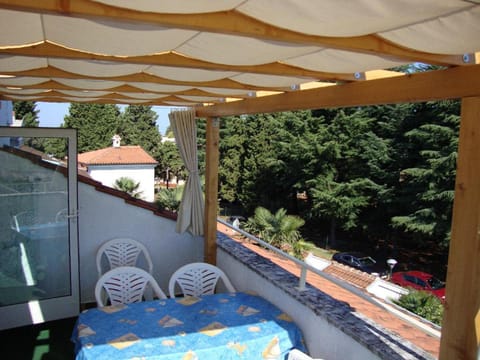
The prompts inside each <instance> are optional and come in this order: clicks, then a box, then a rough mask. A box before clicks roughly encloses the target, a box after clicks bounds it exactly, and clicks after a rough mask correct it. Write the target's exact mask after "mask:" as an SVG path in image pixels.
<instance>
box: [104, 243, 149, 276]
mask: <svg viewBox="0 0 480 360" xmlns="http://www.w3.org/2000/svg"><path fill="white" fill-rule="evenodd" d="M140 254H143V256H144V258H145V261H146V264H147V267H148V269H145V270H146V271H148V272H149V273H150V274H153V272H152V271H153V263H152V259H151V257H150V254H149V252H148V250H147V248H146V247H145V245H143V244H142V243H141V242H139V241H137V240H134V239H130V238H117V239H111V240H108V241H106V242H105V243H103V244H102V246H100V247H99V248H98V250H97V258H96V262H97V272H98V277H99V278H100V276H102V274H103V271H102V257H103V256H104V255H105V257H106V258H107V260H108V264H109V267H110V268H109V269H108V270H111V269H114V268H116V267H118V266H136V267H139V266H138V264H137V262H138V259H139V256H140Z"/></svg>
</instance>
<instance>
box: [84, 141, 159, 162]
mask: <svg viewBox="0 0 480 360" xmlns="http://www.w3.org/2000/svg"><path fill="white" fill-rule="evenodd" d="M78 162H79V164H80V165H82V166H83V165H126V164H131V165H133V164H152V165H156V164H158V163H157V161H156V160H155V159H154V158H153V157H151V156H150V155H148V153H147V152H146V151H145V150H143V149H142V147H141V146H138V145H134V146H119V147H113V146H111V147H108V148H105V149H100V150H94V151H89V152H85V153H83V154H79V155H78Z"/></svg>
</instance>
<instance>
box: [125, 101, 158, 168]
mask: <svg viewBox="0 0 480 360" xmlns="http://www.w3.org/2000/svg"><path fill="white" fill-rule="evenodd" d="M157 118H158V115H157V113H156V112H155V111H153V110H152V107H151V106H145V105H130V106H127V107H126V108H125V111H124V112H123V113H122V114H121V116H120V124H119V135H120V136H121V138H122V144H123V145H140V146H141V147H142V148H143V149H144V150H145V151H146V152H148V153H149V154H150V155H151V156H152V157H154V158H158V155H159V148H160V144H161V141H162V135H161V134H160V132H159V130H158V126H157Z"/></svg>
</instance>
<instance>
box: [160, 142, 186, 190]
mask: <svg viewBox="0 0 480 360" xmlns="http://www.w3.org/2000/svg"><path fill="white" fill-rule="evenodd" d="M157 161H158V166H157V168H156V174H157V176H159V177H161V178H163V179H165V181H167V182H170V181H171V179H172V178H173V177H177V178H185V177H186V174H187V173H186V170H185V165H184V164H183V160H182V158H181V157H180V152H179V151H178V148H177V144H175V143H174V142H171V141H165V142H164V143H161V144H160V146H159V148H158V157H157Z"/></svg>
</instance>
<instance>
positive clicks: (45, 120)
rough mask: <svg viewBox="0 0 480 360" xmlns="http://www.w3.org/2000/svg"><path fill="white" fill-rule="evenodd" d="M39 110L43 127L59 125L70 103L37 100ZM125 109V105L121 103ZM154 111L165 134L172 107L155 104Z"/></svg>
mask: <svg viewBox="0 0 480 360" xmlns="http://www.w3.org/2000/svg"><path fill="white" fill-rule="evenodd" d="M36 104H37V110H39V113H38V118H39V120H40V126H42V127H58V126H60V124H62V123H63V118H64V117H65V115H67V114H68V108H69V106H70V104H69V103H47V102H37V103H36ZM120 107H121V108H122V109H123V105H120ZM152 109H153V111H155V112H156V113H157V114H158V119H157V125H158V129H159V130H160V133H161V134H162V135H165V130H166V129H167V127H168V125H169V124H170V121H169V120H168V113H169V112H170V110H171V109H172V108H171V107H166V106H153V107H152Z"/></svg>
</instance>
